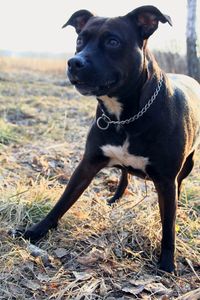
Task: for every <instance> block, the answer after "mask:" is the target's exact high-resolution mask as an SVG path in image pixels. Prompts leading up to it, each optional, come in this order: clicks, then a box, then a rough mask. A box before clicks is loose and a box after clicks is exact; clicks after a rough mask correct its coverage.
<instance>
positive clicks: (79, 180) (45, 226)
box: [24, 158, 105, 241]
mask: <svg viewBox="0 0 200 300" xmlns="http://www.w3.org/2000/svg"><path fill="white" fill-rule="evenodd" d="M104 166H105V162H103V161H99V162H95V163H91V162H90V161H89V160H88V159H86V158H84V159H83V160H82V161H81V163H80V164H79V165H78V167H77V168H76V170H75V171H74V173H73V175H72V177H71V179H70V181H69V183H68V185H67V187H66V189H65V191H64V193H63V195H62V196H61V198H60V199H59V201H58V202H57V203H56V205H55V206H54V208H53V209H52V210H51V211H50V212H49V213H48V215H47V216H46V217H45V218H44V219H43V220H42V221H40V222H39V223H37V224H35V225H33V226H32V227H30V228H28V229H27V230H26V232H25V234H24V237H25V238H26V239H30V240H32V241H34V240H38V239H40V238H41V237H42V236H44V235H45V234H46V233H47V232H48V230H49V229H51V228H55V227H56V226H57V224H58V220H59V219H60V218H61V217H62V216H63V215H64V213H65V212H66V211H67V210H68V209H69V208H70V207H71V206H72V205H73V204H74V203H75V202H76V200H78V198H79V197H80V195H81V194H82V193H83V192H84V190H85V189H86V188H87V187H88V185H89V184H90V182H91V181H92V179H93V178H94V176H95V175H96V174H97V173H98V172H99V171H100V170H101V169H102V168H103V167H104Z"/></svg>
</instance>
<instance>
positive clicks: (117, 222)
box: [0, 58, 200, 300]
mask: <svg viewBox="0 0 200 300" xmlns="http://www.w3.org/2000/svg"><path fill="white" fill-rule="evenodd" d="M65 64H66V62H65V61H59V60H55V61H51V60H45V59H43V60H39V59H37V60H34V59H14V58H9V59H8V58H0V222H1V229H0V251H1V256H0V299H7V300H11V299H17V300H20V299H36V300H43V299H57V300H63V299H73V300H84V299H85V300H86V299H88V300H94V299H95V300H99V299H106V300H115V299H117V300H128V299H146V300H147V299H149V300H150V299H162V300H167V299H179V300H186V299H190V300H193V299H200V289H199V284H200V272H199V263H200V239H199V229H200V224H199V223H200V222H199V209H200V202H199V195H200V184H199V181H200V152H199V153H198V154H197V157H196V165H195V168H194V170H193V172H192V174H191V175H190V176H189V177H188V179H187V180H186V181H185V182H184V187H183V191H182V197H181V201H180V202H179V207H178V214H177V224H176V233H177V251H176V259H177V274H176V275H170V274H165V273H163V274H161V273H160V272H158V269H157V260H158V257H159V251H160V249H159V245H160V238H161V225H160V218H159V212H158V204H157V197H156V193H155V191H154V187H153V185H152V184H151V183H149V182H144V181H142V180H140V179H137V178H130V182H129V187H128V189H127V191H126V192H125V195H124V196H123V198H122V199H121V200H120V202H119V203H117V204H116V205H114V206H113V207H108V206H107V204H106V199H108V198H110V197H111V196H112V195H113V193H114V191H115V187H116V185H117V182H118V179H119V173H118V171H116V170H114V169H105V170H103V171H101V172H100V173H99V174H98V175H97V176H96V178H95V179H94V180H93V182H92V184H91V185H90V186H89V188H88V189H87V190H86V191H85V192H84V194H83V195H82V196H81V198H80V199H79V201H77V202H76V204H75V205H74V206H73V207H72V208H71V209H70V210H69V211H68V212H67V213H66V215H65V216H64V217H63V219H62V220H61V222H60V224H59V227H58V229H57V230H54V231H51V232H50V233H49V234H48V236H47V237H45V238H43V239H42V240H40V241H39V242H38V243H37V244H36V245H32V244H30V243H29V242H28V241H25V240H24V239H23V238H15V237H14V236H13V235H12V234H8V231H9V230H10V231H11V232H13V231H12V230H13V229H15V228H19V227H28V226H29V225H30V224H32V223H35V222H37V221H39V220H40V219H41V218H42V217H44V216H45V215H46V213H47V212H48V211H49V210H50V209H51V207H52V206H53V205H54V203H55V202H56V200H57V199H58V198H59V196H60V195H61V194H62V192H63V190H64V188H65V186H66V184H67V182H68V180H69V178H70V175H71V174H72V172H73V170H74V168H75V166H76V165H77V163H78V162H79V161H80V159H81V156H82V154H83V150H84V144H85V139H86V136H87V131H88V128H89V126H90V124H91V122H92V120H93V118H94V113H95V106H96V100H95V99H94V98H92V97H91V98H87V97H82V96H80V95H79V94H78V93H77V92H76V91H75V90H74V89H73V87H71V86H70V84H69V82H68V81H67V80H66V79H65Z"/></svg>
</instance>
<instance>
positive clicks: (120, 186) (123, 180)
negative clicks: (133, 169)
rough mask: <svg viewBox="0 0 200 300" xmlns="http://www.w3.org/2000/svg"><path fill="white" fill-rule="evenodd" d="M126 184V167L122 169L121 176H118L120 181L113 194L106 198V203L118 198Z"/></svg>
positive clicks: (113, 201) (111, 202) (109, 203)
mask: <svg viewBox="0 0 200 300" xmlns="http://www.w3.org/2000/svg"><path fill="white" fill-rule="evenodd" d="M127 185H128V172H127V170H126V169H122V173H121V177H120V181H119V184H118V187H117V190H116V192H115V194H114V196H113V197H112V198H111V199H109V200H107V203H108V205H111V204H113V203H115V202H116V201H117V200H118V199H119V198H121V197H122V195H123V193H124V191H125V189H126V187H127Z"/></svg>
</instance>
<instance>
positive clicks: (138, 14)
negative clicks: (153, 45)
mask: <svg viewBox="0 0 200 300" xmlns="http://www.w3.org/2000/svg"><path fill="white" fill-rule="evenodd" d="M126 17H128V18H129V19H131V20H133V21H134V22H135V24H136V25H137V26H138V28H139V30H140V33H141V36H142V38H143V39H148V37H149V36H150V35H152V34H153V33H154V31H155V30H156V29H157V28H158V22H159V21H160V22H162V23H166V22H168V23H169V24H170V25H171V26H172V20H171V18H170V17H169V16H167V15H164V14H162V13H161V11H160V10H159V9H158V8H156V7H155V6H151V5H145V6H141V7H138V8H136V9H134V10H133V11H131V12H130V13H128V14H127V15H126Z"/></svg>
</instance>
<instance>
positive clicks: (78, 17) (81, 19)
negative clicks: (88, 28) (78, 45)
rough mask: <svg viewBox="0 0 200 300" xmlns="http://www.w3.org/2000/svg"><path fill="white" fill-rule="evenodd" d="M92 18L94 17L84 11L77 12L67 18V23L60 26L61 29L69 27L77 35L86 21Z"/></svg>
mask: <svg viewBox="0 0 200 300" xmlns="http://www.w3.org/2000/svg"><path fill="white" fill-rule="evenodd" d="M93 16H94V15H93V14H92V13H91V12H90V11H88V10H86V9H82V10H78V11H77V12H75V13H74V14H73V15H72V16H71V17H70V18H69V20H68V21H67V23H65V24H64V25H63V26H62V28H64V27H66V26H68V25H71V26H73V27H74V28H75V29H76V32H77V33H78V34H79V33H80V32H81V30H82V29H83V27H84V26H85V24H86V23H87V21H88V20H89V19H90V18H91V17H93Z"/></svg>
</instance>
